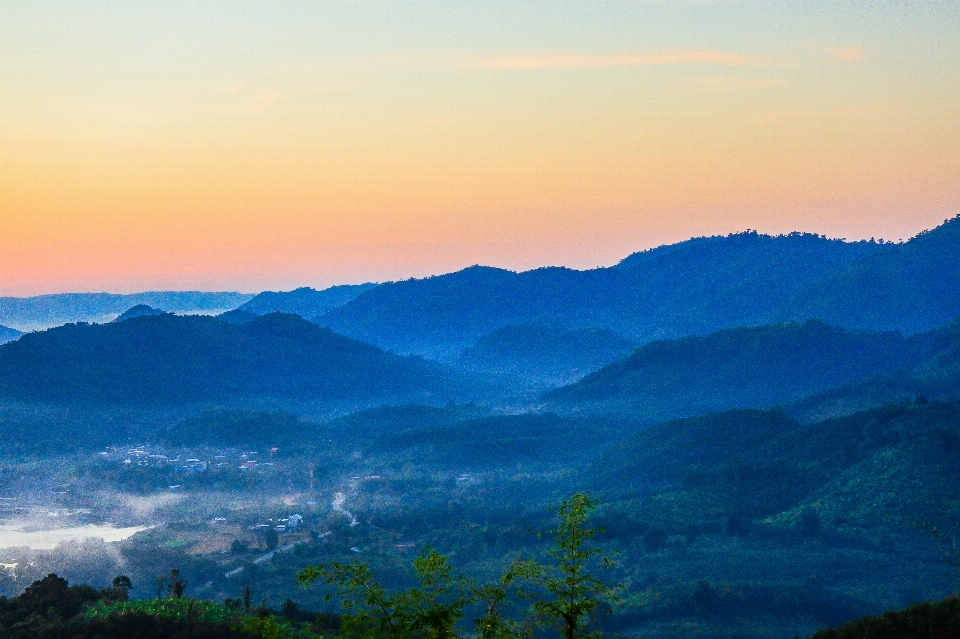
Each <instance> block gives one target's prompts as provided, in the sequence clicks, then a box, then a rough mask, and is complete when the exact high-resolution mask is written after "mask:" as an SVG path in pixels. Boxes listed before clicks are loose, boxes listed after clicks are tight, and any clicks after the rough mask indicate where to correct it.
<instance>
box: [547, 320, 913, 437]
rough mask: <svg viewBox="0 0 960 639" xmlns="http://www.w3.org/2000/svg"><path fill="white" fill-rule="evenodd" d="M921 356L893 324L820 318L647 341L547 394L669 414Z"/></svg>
mask: <svg viewBox="0 0 960 639" xmlns="http://www.w3.org/2000/svg"><path fill="white" fill-rule="evenodd" d="M915 357H916V354H915V353H913V352H912V351H911V349H910V348H909V345H908V344H907V342H906V340H904V338H903V337H902V336H901V335H900V334H898V333H892V332H887V333H872V332H849V331H846V330H844V329H842V328H837V327H833V326H828V325H826V324H823V323H822V322H818V321H815V320H810V321H808V322H805V323H803V324H797V323H789V324H777V325H769V326H758V327H744V328H732V329H726V330H723V331H719V332H717V333H712V334H710V335H706V336H692V337H685V338H681V339H678V340H671V341H657V342H652V343H650V344H646V345H645V346H642V347H640V348H638V349H637V350H636V351H634V353H633V354H631V355H630V356H629V357H627V358H626V359H624V360H622V361H619V362H616V363H614V364H611V365H609V366H606V367H604V368H602V369H600V370H599V371H597V372H595V373H593V374H591V375H588V376H587V377H585V378H584V379H583V380H581V381H579V382H577V383H576V384H572V385H570V386H565V387H563V388H559V389H557V390H555V391H551V392H549V393H547V394H546V395H545V396H544V398H545V399H546V400H548V401H550V402H554V403H557V404H559V405H565V406H568V407H570V406H574V405H580V406H583V405H585V404H586V405H593V406H594V407H600V408H604V409H607V410H621V409H626V410H629V411H631V412H633V413H639V414H643V415H646V416H647V417H648V418H651V419H669V418H674V417H682V416H687V415H696V414H700V413H707V412H712V411H718V410H725V409H729V408H764V407H769V406H773V405H775V404H779V403H783V402H788V401H791V400H797V399H799V398H801V397H804V396H806V395H810V394H812V393H815V392H818V391H823V390H826V389H828V388H831V387H833V386H836V385H838V384H841V383H843V382H846V381H851V380H857V379H861V378H863V377H866V376H868V375H873V374H876V373H880V372H886V371H890V370H893V369H895V368H898V367H902V366H905V365H909V364H911V363H913V362H914V359H915Z"/></svg>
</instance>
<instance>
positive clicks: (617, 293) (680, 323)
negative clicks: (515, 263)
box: [318, 232, 882, 359]
mask: <svg viewBox="0 0 960 639" xmlns="http://www.w3.org/2000/svg"><path fill="white" fill-rule="evenodd" d="M881 248H882V245H880V244H878V243H872V242H843V241H841V240H830V239H827V238H824V237H821V236H817V235H811V234H792V235H786V236H779V237H770V236H766V235H760V234H758V233H754V232H748V233H739V234H735V235H731V236H726V237H710V238H695V239H692V240H688V241H686V242H681V243H680V244H675V245H671V246H665V247H660V248H658V249H654V250H651V251H645V252H643V253H638V254H635V255H632V256H630V257H629V258H627V259H625V260H623V261H622V262H621V263H620V264H618V265H617V266H615V267H611V268H599V269H593V270H587V271H576V270H573V269H568V268H541V269H536V270H533V271H527V272H523V273H514V272H512V271H506V270H503V269H495V268H489V267H481V266H475V267H471V268H468V269H465V270H463V271H458V272H456V273H450V274H447V275H440V276H436V277H430V278H426V279H421V280H407V281H403V282H393V283H389V284H382V285H380V286H378V287H377V288H375V289H372V290H370V291H367V292H366V293H365V294H363V295H361V296H359V297H358V298H357V299H355V300H353V301H351V302H349V303H347V304H345V305H343V306H342V307H340V308H337V309H334V310H333V311H330V312H329V313H327V314H326V315H324V316H322V317H320V318H318V321H319V322H320V323H321V324H324V325H328V326H330V327H331V328H333V329H334V330H336V331H337V332H340V333H343V334H345V335H349V336H351V337H354V338H356V339H361V340H364V341H368V342H370V343H373V344H377V345H379V346H381V347H384V348H390V349H394V350H397V351H399V352H412V353H421V354H426V355H430V356H433V357H440V358H447V359H454V358H455V357H456V356H457V355H458V354H459V352H460V351H461V350H462V349H464V348H466V347H468V346H470V345H471V344H473V343H474V342H476V341H477V340H478V339H479V338H480V337H482V336H483V335H485V334H488V333H491V332H492V331H495V330H497V329H499V328H502V327H504V326H508V325H514V324H524V323H527V322H531V321H539V322H545V323H560V324H563V325H565V326H568V327H570V328H603V329H607V330H611V331H615V332H617V333H620V334H621V335H623V336H624V337H625V338H627V339H629V340H631V341H635V342H643V341H649V340H651V339H656V338H662V337H679V336H682V335H689V334H692V333H705V332H710V331H714V330H718V329H720V328H727V327H731V326H738V325H743V324H756V323H759V322H762V321H763V320H764V318H766V317H768V316H771V315H773V314H775V313H776V312H777V311H778V310H779V309H780V308H781V307H782V306H783V305H784V304H786V303H787V302H789V301H790V300H792V299H794V297H795V296H796V295H797V294H798V292H799V291H802V290H804V289H806V288H808V287H809V286H811V285H812V284H813V283H814V282H816V281H817V280H818V279H820V278H821V277H824V276H825V275H827V274H828V273H830V272H831V271H833V270H834V269H836V268H838V267H840V266H843V265H846V264H849V263H851V262H852V261H854V260H856V259H858V258H860V257H862V256H864V255H866V254H869V253H871V252H873V251H876V250H879V249H881Z"/></svg>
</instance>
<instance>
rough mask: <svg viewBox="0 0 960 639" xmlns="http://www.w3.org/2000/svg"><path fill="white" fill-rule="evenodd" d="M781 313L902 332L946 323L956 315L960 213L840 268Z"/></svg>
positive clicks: (959, 291) (959, 300) (959, 301)
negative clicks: (903, 240)
mask: <svg viewBox="0 0 960 639" xmlns="http://www.w3.org/2000/svg"><path fill="white" fill-rule="evenodd" d="M781 315H782V317H783V318H785V319H790V318H793V319H796V318H806V317H816V318H819V319H821V320H823V321H824V322H827V323H831V324H839V325H842V326H848V327H857V328H870V329H875V330H899V331H902V332H904V333H918V332H920V331H924V330H927V329H931V328H934V327H936V326H942V325H943V324H946V323H947V322H949V321H951V320H952V319H953V318H955V317H957V316H960V216H957V217H955V218H953V219H950V220H946V221H944V223H943V224H942V225H940V226H938V227H937V228H935V229H933V230H931V231H927V232H924V233H921V234H919V235H917V236H916V237H914V238H913V239H911V240H910V241H909V242H905V243H903V244H895V245H888V246H884V247H882V248H881V249H880V250H877V251H872V252H870V253H869V254H867V255H864V256H862V257H861V258H860V259H858V260H855V261H853V262H850V263H848V264H846V265H845V266H843V267H842V268H838V269H837V270H835V271H833V272H831V273H830V274H829V276H828V277H824V278H821V279H820V280H818V281H817V282H815V283H814V284H813V285H811V286H810V287H808V288H806V289H804V290H803V291H801V292H800V293H799V294H798V295H797V296H796V298H795V299H794V300H792V301H791V302H790V303H789V304H787V305H786V307H785V311H784V312H783V313H782V314H781Z"/></svg>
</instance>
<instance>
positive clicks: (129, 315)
mask: <svg viewBox="0 0 960 639" xmlns="http://www.w3.org/2000/svg"><path fill="white" fill-rule="evenodd" d="M165 314H166V313H165V312H164V311H161V310H160V309H159V308H153V307H152V306H148V305H146V304H137V305H136V306H133V307H130V308H128V309H127V310H126V311H124V312H123V313H121V314H120V316H119V317H118V318H117V319H115V320H113V321H114V322H115V323H116V322H125V321H127V320H129V319H133V318H134V317H152V316H154V315H165Z"/></svg>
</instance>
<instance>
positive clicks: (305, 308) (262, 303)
mask: <svg viewBox="0 0 960 639" xmlns="http://www.w3.org/2000/svg"><path fill="white" fill-rule="evenodd" d="M375 286H377V285H376V284H344V285H341V286H331V287H330V288H325V289H323V290H321V291H317V290H315V289H312V288H306V287H304V288H298V289H296V290H293V291H289V292H274V291H265V292H263V293H260V294H259V295H257V296H256V297H254V298H253V299H251V300H250V301H248V302H246V303H244V304H243V305H241V306H240V307H239V308H238V309H237V310H239V311H244V312H246V313H250V314H252V315H266V314H267V313H291V314H293V315H299V316H300V317H302V318H304V319H308V320H314V319H316V318H318V317H320V316H321V315H323V314H324V313H326V312H328V311H331V310H333V309H335V308H337V307H340V306H343V305H344V304H346V303H347V302H350V301H352V300H353V299H355V298H356V297H357V296H358V295H360V294H361V293H363V292H364V291H368V290H370V289H371V288H374V287H375Z"/></svg>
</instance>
